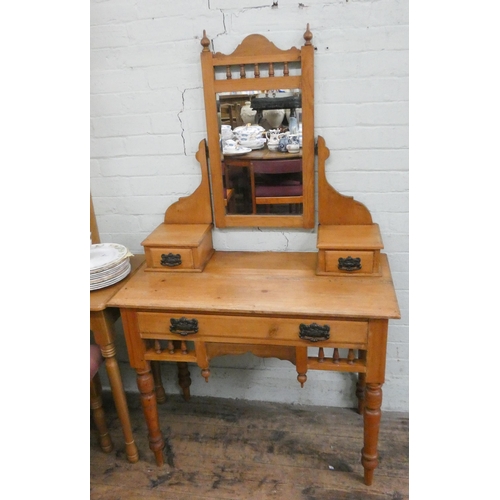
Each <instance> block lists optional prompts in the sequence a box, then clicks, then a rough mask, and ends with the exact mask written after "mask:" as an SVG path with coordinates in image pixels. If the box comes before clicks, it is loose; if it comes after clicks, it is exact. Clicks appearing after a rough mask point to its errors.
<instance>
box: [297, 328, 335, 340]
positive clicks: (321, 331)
mask: <svg viewBox="0 0 500 500" xmlns="http://www.w3.org/2000/svg"><path fill="white" fill-rule="evenodd" d="M299 337H300V338H301V339H303V340H310V341H311V342H319V341H320V340H328V339H329V338H330V327H329V326H328V325H323V326H321V325H318V324H317V323H311V324H310V325H304V323H301V324H300V325H299Z"/></svg>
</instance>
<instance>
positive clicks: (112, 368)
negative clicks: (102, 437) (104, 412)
mask: <svg viewBox="0 0 500 500" xmlns="http://www.w3.org/2000/svg"><path fill="white" fill-rule="evenodd" d="M100 348H101V352H102V356H103V358H104V359H105V365H106V372H107V374H108V378H109V385H110V386H111V392H112V394H113V399H114V401H115V406H116V412H117V413H118V418H119V419H120V422H121V424H122V429H123V436H124V437H125V453H126V455H127V459H128V461H129V462H132V463H135V462H137V461H138V460H139V451H138V450H137V446H136V444H135V441H134V436H133V434H132V425H131V423H130V415H129V413H128V406H127V400H126V398H125V391H124V389H123V384H122V379H121V377H120V369H119V367H118V362H117V361H116V357H115V356H116V348H115V345H114V343H111V344H108V345H106V346H100Z"/></svg>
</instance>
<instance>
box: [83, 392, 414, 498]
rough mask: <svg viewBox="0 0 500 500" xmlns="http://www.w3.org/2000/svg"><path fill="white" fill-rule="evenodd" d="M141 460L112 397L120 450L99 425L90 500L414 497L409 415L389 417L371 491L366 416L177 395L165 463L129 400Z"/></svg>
mask: <svg viewBox="0 0 500 500" xmlns="http://www.w3.org/2000/svg"><path fill="white" fill-rule="evenodd" d="M127 399H128V402H129V407H130V412H131V421H132V427H133V431H134V437H135V441H136V444H137V447H138V449H139V454H140V460H139V462H138V463H136V464H130V463H129V462H128V461H127V459H126V456H125V451H124V444H123V435H122V434H121V428H120V422H119V420H118V417H117V415H116V411H115V409H114V406H113V403H112V400H111V397H110V395H109V394H105V395H104V407H105V411H106V415H107V420H108V423H109V426H110V434H111V437H112V439H113V443H114V446H115V449H114V450H113V451H112V452H111V453H109V454H106V453H103V452H102V451H101V449H100V448H99V445H98V441H97V434H96V430H95V428H94V426H93V425H92V424H91V433H90V437H91V438H90V498H91V500H122V499H123V500H125V499H127V500H134V499H138V500H139V499H145V498H148V499H152V500H154V499H156V498H158V499H159V498H162V499H166V498H168V499H175V500H184V499H186V500H198V499H205V500H226V499H228V500H246V499H249V500H259V499H268V498H270V499H272V498H275V499H284V500H295V499H297V500H333V499H334V500H348V499H349V500H383V499H384V500H385V499H391V500H404V499H408V498H409V492H408V489H409V480H408V423H409V421H408V415H407V414H403V413H393V412H385V413H383V414H382V422H381V429H380V436H379V454H380V459H379V466H378V468H377V469H376V471H375V479H374V482H373V485H372V486H366V485H364V483H363V467H362V466H361V463H360V453H361V448H362V445H363V421H362V417H361V416H360V415H358V414H357V413H356V412H355V411H354V410H351V409H343V408H327V407H317V406H296V405H287V404H273V403H265V402H264V403H262V402H254V401H241V400H229V399H218V398H201V397H192V398H191V400H190V401H189V402H185V401H184V400H183V399H182V398H181V397H180V396H169V399H168V401H167V402H166V403H164V404H162V405H159V413H160V424H161V428H162V431H163V433H164V436H165V438H166V443H167V446H166V449H165V465H163V466H162V467H157V466H156V463H155V461H154V458H153V454H152V452H151V451H150V450H149V446H148V440H147V428H146V424H145V420H144V416H143V413H142V409H141V407H140V401H139V397H138V395H135V394H127Z"/></svg>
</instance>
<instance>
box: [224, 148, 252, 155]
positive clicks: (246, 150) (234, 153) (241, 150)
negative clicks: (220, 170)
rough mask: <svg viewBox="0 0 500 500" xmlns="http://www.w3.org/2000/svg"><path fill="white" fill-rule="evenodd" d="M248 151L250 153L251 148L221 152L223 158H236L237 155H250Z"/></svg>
mask: <svg viewBox="0 0 500 500" xmlns="http://www.w3.org/2000/svg"><path fill="white" fill-rule="evenodd" d="M250 151H252V148H236V149H235V150H234V151H227V150H223V151H222V154H223V155H224V156H237V155H244V154H246V153H250Z"/></svg>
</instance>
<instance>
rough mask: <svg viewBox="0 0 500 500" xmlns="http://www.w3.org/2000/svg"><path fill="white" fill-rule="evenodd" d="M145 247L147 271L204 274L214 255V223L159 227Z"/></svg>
mask: <svg viewBox="0 0 500 500" xmlns="http://www.w3.org/2000/svg"><path fill="white" fill-rule="evenodd" d="M142 246H143V247H144V253H145V255H146V270H147V271H165V272H176V271H182V272H201V271H203V269H204V268H205V265H206V263H207V262H208V261H209V260H210V257H211V256H212V254H213V253H214V249H213V245H212V224H160V225H159V226H158V227H157V228H156V229H155V230H154V231H153V232H152V233H151V234H150V235H149V236H148V237H147V238H146V239H145V240H144V241H143V242H142Z"/></svg>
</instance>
